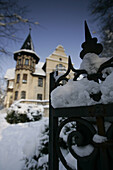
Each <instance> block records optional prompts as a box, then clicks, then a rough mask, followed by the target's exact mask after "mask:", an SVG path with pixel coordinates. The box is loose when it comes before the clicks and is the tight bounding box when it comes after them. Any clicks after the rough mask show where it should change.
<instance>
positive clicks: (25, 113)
mask: <svg viewBox="0 0 113 170" xmlns="http://www.w3.org/2000/svg"><path fill="white" fill-rule="evenodd" d="M43 111H44V110H43V106H42V105H35V104H24V103H17V104H12V105H11V107H10V108H9V109H8V111H7V116H6V120H7V122H8V123H24V122H30V121H37V120H39V119H41V118H42V115H43Z"/></svg>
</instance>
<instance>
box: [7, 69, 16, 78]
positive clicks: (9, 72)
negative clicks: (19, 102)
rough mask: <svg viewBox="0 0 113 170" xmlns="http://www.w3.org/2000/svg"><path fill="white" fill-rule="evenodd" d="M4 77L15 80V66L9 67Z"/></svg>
mask: <svg viewBox="0 0 113 170" xmlns="http://www.w3.org/2000/svg"><path fill="white" fill-rule="evenodd" d="M4 78H5V79H8V80H13V79H14V78H15V68H10V69H8V70H7V71H6V74H5V76H4Z"/></svg>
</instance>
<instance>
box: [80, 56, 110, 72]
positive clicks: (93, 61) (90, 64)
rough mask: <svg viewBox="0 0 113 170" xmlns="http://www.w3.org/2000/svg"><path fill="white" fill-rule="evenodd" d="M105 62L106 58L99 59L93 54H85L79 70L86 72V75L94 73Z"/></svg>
mask: <svg viewBox="0 0 113 170" xmlns="http://www.w3.org/2000/svg"><path fill="white" fill-rule="evenodd" d="M107 60H108V58H99V56H98V55H96V54H94V53H87V54H86V55H85V56H84V58H83V60H82V63H81V65H80V69H81V70H82V69H83V70H86V71H87V72H88V74H92V73H96V72H97V71H98V69H99V67H100V65H101V64H103V63H104V62H105V61H107Z"/></svg>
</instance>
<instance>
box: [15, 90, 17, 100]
mask: <svg viewBox="0 0 113 170" xmlns="http://www.w3.org/2000/svg"><path fill="white" fill-rule="evenodd" d="M17 99H18V91H15V100H17Z"/></svg>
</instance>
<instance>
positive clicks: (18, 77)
mask: <svg viewBox="0 0 113 170" xmlns="http://www.w3.org/2000/svg"><path fill="white" fill-rule="evenodd" d="M19 81H20V74H17V80H16V82H17V83H19Z"/></svg>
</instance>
